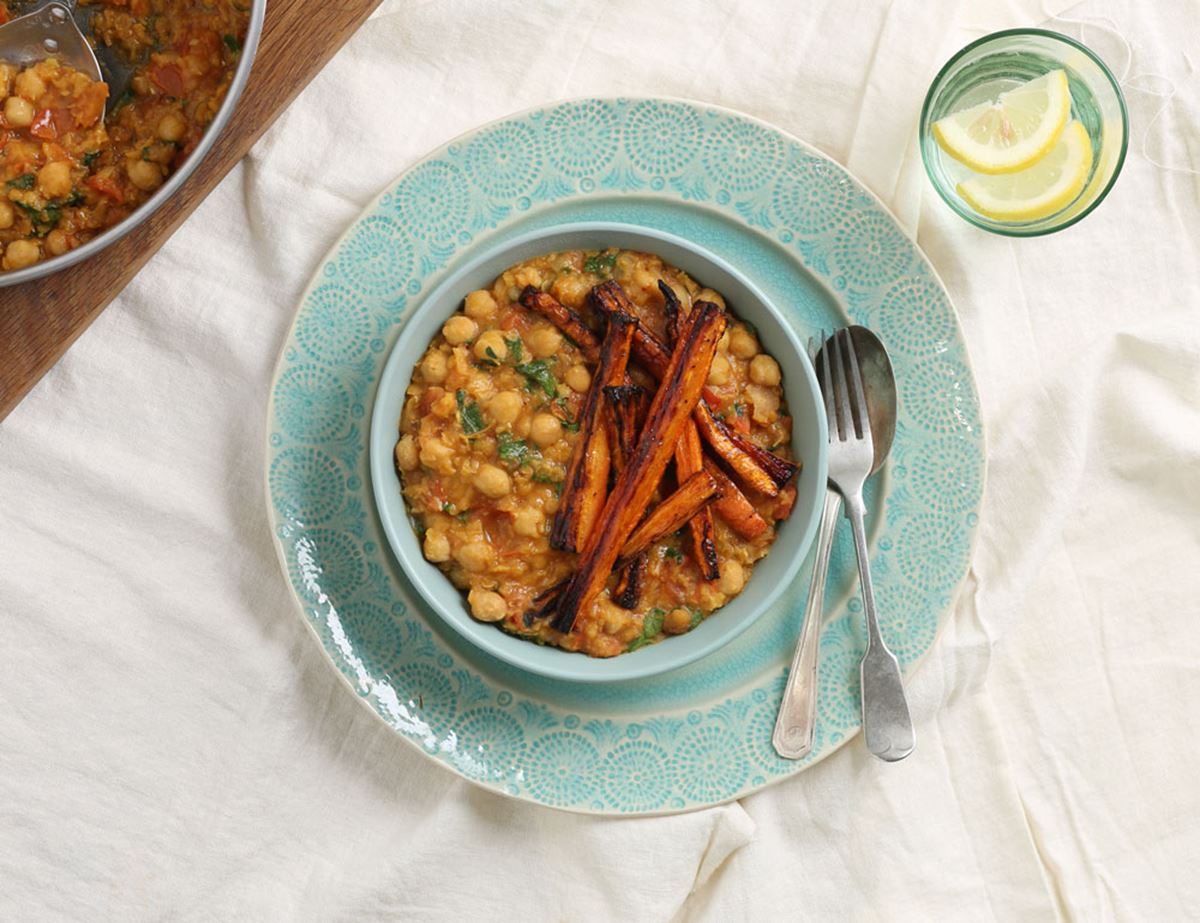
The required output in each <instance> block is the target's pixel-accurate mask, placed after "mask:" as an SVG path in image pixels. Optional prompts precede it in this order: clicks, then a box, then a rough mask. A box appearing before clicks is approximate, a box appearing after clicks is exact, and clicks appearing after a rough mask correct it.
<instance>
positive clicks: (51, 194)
mask: <svg viewBox="0 0 1200 923" xmlns="http://www.w3.org/2000/svg"><path fill="white" fill-rule="evenodd" d="M37 187H38V192H40V193H41V194H42V195H44V196H45V197H46V198H48V199H61V198H64V197H65V196H68V195H70V193H71V165H70V164H69V163H67V162H66V161H65V160H54V161H51V162H50V163H48V164H46V165H45V166H44V167H42V168H41V169H40V170H38V172H37Z"/></svg>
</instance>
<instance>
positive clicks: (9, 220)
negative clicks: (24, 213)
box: [0, 199, 17, 230]
mask: <svg viewBox="0 0 1200 923" xmlns="http://www.w3.org/2000/svg"><path fill="white" fill-rule="evenodd" d="M16 217H17V216H16V214H15V213H14V212H13V207H12V206H11V205H9V204H8V202H7V201H5V200H4V199H0V230H3V229H4V228H11V227H12V226H13V221H15V220H16Z"/></svg>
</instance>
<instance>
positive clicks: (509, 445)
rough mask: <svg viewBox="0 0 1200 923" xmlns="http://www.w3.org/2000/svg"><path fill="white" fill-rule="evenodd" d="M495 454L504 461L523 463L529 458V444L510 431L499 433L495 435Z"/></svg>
mask: <svg viewBox="0 0 1200 923" xmlns="http://www.w3.org/2000/svg"><path fill="white" fill-rule="evenodd" d="M496 454H498V455H499V456H500V458H502V459H503V460H504V461H506V462H512V463H513V464H515V465H523V464H525V463H526V462H527V461H528V460H529V446H528V445H526V444H525V442H524V440H521V439H517V438H516V437H515V436H514V435H513V434H512V433H508V432H504V433H500V434H499V435H498V436H497V437H496Z"/></svg>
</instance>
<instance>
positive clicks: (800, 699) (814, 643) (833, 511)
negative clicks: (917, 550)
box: [771, 330, 842, 760]
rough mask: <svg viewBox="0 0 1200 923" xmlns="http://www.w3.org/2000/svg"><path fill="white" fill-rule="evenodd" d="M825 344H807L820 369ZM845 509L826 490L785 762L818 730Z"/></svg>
mask: <svg viewBox="0 0 1200 923" xmlns="http://www.w3.org/2000/svg"><path fill="white" fill-rule="evenodd" d="M824 343H825V331H824V330H822V331H821V338H820V339H819V340H815V341H814V340H813V339H812V338H811V337H810V338H809V341H808V359H809V361H810V362H811V363H812V364H813V369H814V370H815V369H816V367H817V354H818V353H819V352H820V351H821V346H822V344H824ZM841 510H842V495H841V494H839V493H838V492H837V491H836V490H834V489H833V488H831V487H830V488H827V489H826V491H825V506H824V508H823V509H822V510H821V525H820V528H819V529H818V531H817V556H816V562H815V564H814V566H813V575H812V583H810V584H809V587H808V601H807V602H806V603H805V604H804V621H803V622H801V624H800V640H799V641H798V642H797V643H796V651H795V653H794V654H793V655H792V667H791V669H790V670H788V678H787V685H786V686H785V687H784V689H783V699H782V700H781V701H780V703H779V717H778V718H777V719H776V721H775V731H774V733H773V734H772V736H771V742H772V743H773V744H774V745H775V751H776V752H777V753H778V754H779V755H780V756H782V757H784V758H785V759H789V760H798V759H802V758H803V757H805V756H807V755H808V752H809V751H810V750H812V745H813V735H814V732H815V731H816V727H817V652H818V651H819V650H820V647H821V622H822V619H823V617H824V611H823V610H824V608H825V581H826V580H827V579H828V575H829V553H830V550H831V549H832V547H833V534H834V532H835V530H836V529H837V518H838V513H840V512H841Z"/></svg>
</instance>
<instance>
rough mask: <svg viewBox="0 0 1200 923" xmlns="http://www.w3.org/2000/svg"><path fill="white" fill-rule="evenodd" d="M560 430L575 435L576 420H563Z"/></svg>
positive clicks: (577, 423)
mask: <svg viewBox="0 0 1200 923" xmlns="http://www.w3.org/2000/svg"><path fill="white" fill-rule="evenodd" d="M562 428H563V429H565V430H567V432H570V433H577V432H579V421H578V420H563V421H562Z"/></svg>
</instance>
